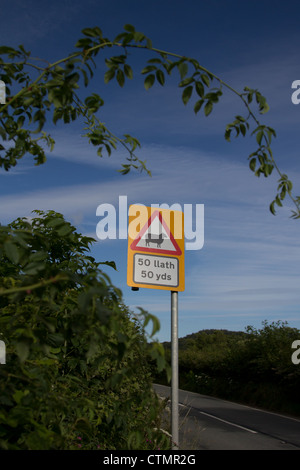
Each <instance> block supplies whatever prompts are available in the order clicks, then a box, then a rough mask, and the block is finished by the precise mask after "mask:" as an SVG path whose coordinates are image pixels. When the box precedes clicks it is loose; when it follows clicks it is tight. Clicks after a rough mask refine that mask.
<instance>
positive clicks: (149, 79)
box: [144, 73, 155, 90]
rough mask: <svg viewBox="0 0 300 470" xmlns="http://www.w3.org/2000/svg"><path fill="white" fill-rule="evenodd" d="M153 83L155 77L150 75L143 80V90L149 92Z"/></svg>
mask: <svg viewBox="0 0 300 470" xmlns="http://www.w3.org/2000/svg"><path fill="white" fill-rule="evenodd" d="M154 82H155V75H154V74H152V73H151V74H150V75H148V76H147V77H146V78H145V81H144V87H145V89H146V90H149V88H151V87H152V86H153V84H154Z"/></svg>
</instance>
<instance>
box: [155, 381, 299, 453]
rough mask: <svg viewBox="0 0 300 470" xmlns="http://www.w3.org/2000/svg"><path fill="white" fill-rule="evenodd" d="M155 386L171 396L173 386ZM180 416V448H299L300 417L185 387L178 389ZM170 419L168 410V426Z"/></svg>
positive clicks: (158, 392) (167, 395) (162, 394)
mask: <svg viewBox="0 0 300 470" xmlns="http://www.w3.org/2000/svg"><path fill="white" fill-rule="evenodd" d="M153 387H154V390H155V391H156V393H157V394H158V395H159V396H160V397H162V398H167V397H170V396H171V389H170V387H166V386H164V385H154V386H153ZM179 417H180V418H179V422H180V425H179V448H180V449H181V450H190V449H193V450H300V419H296V418H290V417H287V416H283V415H280V414H276V413H270V412H267V411H263V410H260V409H257V408H251V407H248V406H244V405H240V404H237V403H232V402H229V401H225V400H220V399H217V398H213V397H209V396H206V395H200V394H197V393H193V392H187V391H185V390H179ZM169 419H170V413H169V412H167V416H166V421H167V422H166V426H168V424H169ZM169 429H170V428H169Z"/></svg>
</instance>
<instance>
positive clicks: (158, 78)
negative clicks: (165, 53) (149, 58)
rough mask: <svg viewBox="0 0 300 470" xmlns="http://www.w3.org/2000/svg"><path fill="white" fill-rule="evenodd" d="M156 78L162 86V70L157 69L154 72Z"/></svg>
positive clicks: (163, 77) (163, 81)
mask: <svg viewBox="0 0 300 470" xmlns="http://www.w3.org/2000/svg"><path fill="white" fill-rule="evenodd" d="M156 78H157V81H158V83H159V84H160V85H161V86H164V84H165V75H164V73H163V71H162V70H157V72H156Z"/></svg>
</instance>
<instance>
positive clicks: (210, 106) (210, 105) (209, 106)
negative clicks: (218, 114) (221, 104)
mask: <svg viewBox="0 0 300 470" xmlns="http://www.w3.org/2000/svg"><path fill="white" fill-rule="evenodd" d="M212 109H213V103H212V101H208V102H207V103H206V105H205V106H204V114H205V116H208V115H209V114H210V113H211V112H212Z"/></svg>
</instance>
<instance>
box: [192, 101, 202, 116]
mask: <svg viewBox="0 0 300 470" xmlns="http://www.w3.org/2000/svg"><path fill="white" fill-rule="evenodd" d="M203 103H204V100H199V101H197V102H196V104H195V106H194V112H195V114H197V113H198V112H199V111H200V109H201V107H202V105H203Z"/></svg>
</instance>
